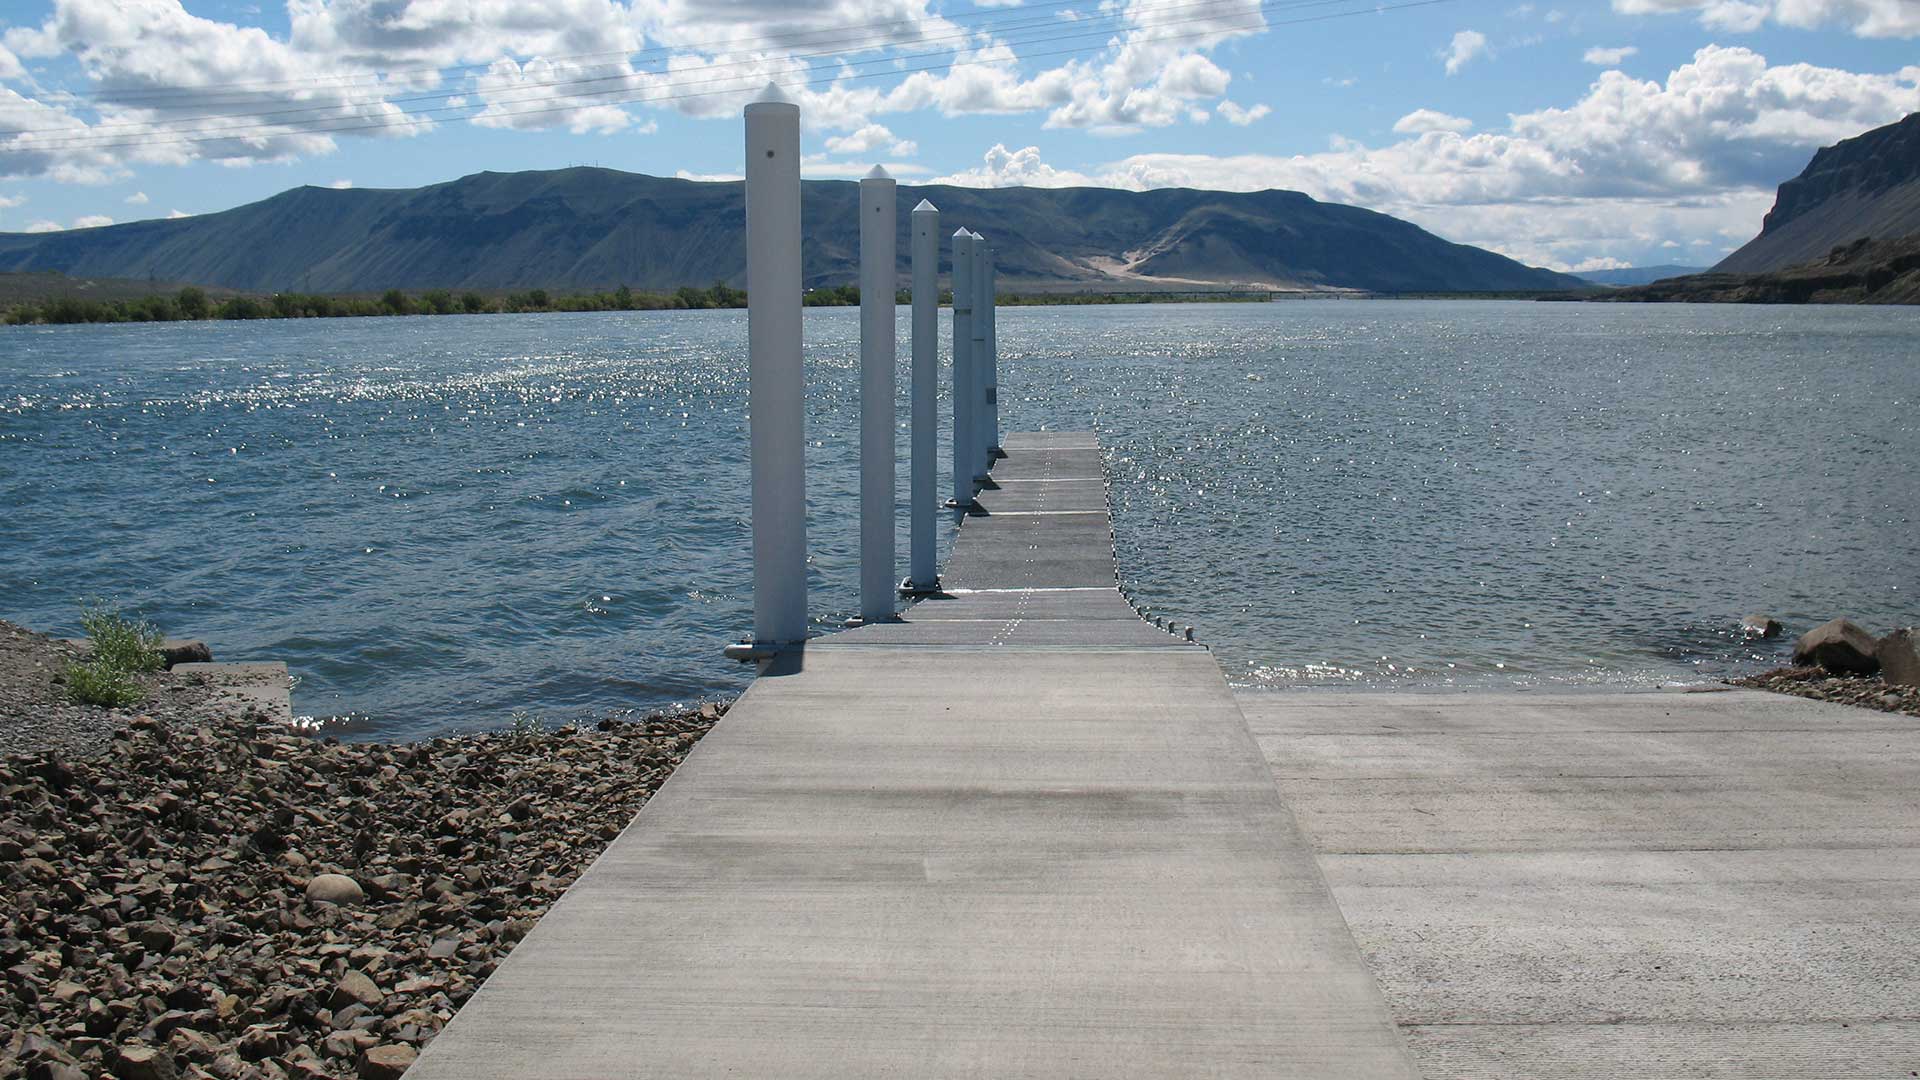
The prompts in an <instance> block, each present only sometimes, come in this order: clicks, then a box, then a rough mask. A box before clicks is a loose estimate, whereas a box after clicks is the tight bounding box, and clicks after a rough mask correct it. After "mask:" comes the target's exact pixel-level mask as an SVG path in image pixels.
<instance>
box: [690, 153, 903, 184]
mask: <svg viewBox="0 0 1920 1080" xmlns="http://www.w3.org/2000/svg"><path fill="white" fill-rule="evenodd" d="M880 164H881V165H882V166H883V167H884V168H885V169H886V170H887V174H888V175H889V176H892V177H893V178H894V179H896V180H898V179H904V178H906V177H918V176H926V175H928V174H930V173H932V172H933V170H932V169H929V168H927V167H926V166H925V165H915V164H914V163H913V162H911V161H883V162H881V163H880ZM872 170H873V163H872V162H870V161H828V160H827V159H825V158H824V157H817V158H808V159H806V160H804V161H802V162H801V163H800V175H801V176H802V177H805V178H807V179H810V180H858V179H860V178H861V177H864V176H866V175H867V173H869V172H871V171H872ZM687 179H696V178H695V177H688V178H687ZM697 179H707V178H706V177H699V178H697Z"/></svg>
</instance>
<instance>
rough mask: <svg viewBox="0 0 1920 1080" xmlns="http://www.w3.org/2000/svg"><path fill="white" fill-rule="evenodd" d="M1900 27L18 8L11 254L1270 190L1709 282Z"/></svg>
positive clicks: (1545, 8)
mask: <svg viewBox="0 0 1920 1080" xmlns="http://www.w3.org/2000/svg"><path fill="white" fill-rule="evenodd" d="M1917 44H1920V0H1584V2H1573V0H1561V2H1551V0H1367V2H1360V0H1266V2H1264V3H1263V2H1262V0H1106V2H1101V0H971V2H968V0H955V2H947V0H541V2H529V0H286V2H285V3H284V4H283V5H276V4H273V3H271V2H262V3H259V4H251V3H234V2H213V0H195V2H191V3H182V2H181V0H8V3H7V4H6V5H5V6H4V8H0V232H26V231H49V230H53V229H62V228H86V227H90V226H98V225H104V224H109V223H113V222H126V221H134V220H140V219H146V218H164V217H171V216H178V215H184V214H200V213H207V212H211V211H217V210H223V209H227V208H229V207H233V206H238V205H241V204H244V203H248V202H253V201H256V200H259V199H262V198H266V197H268V196H270V195H273V194H276V193H278V192H280V191H284V190H286V189H288V188H292V187H297V186H300V185H314V186H322V187H324V186H333V187H356V186H357V187H413V186H418V185H422V184H430V183H438V182H442V181H447V180H452V179H455V178H458V177H460V176H463V175H467V174H470V173H474V172H480V171H483V170H494V171H512V170H519V169H544V168H560V167H565V166H569V165H582V164H589V165H603V166H606V167H609V168H616V169H624V170H628V171H632V172H641V173H650V174H653V175H658V176H676V175H677V176H684V177H688V178H694V179H709V178H711V179H720V178H734V177H737V176H738V175H739V171H740V169H741V157H740V155H741V152H742V149H741V145H742V132H741V124H740V109H741V107H742V105H743V104H744V103H745V102H747V101H748V100H750V99H751V98H753V97H754V96H756V95H757V94H758V93H759V91H760V90H761V88H762V87H764V86H765V85H766V84H767V83H768V82H769V81H771V82H774V83H777V84H779V85H780V86H782V87H783V88H784V89H785V91H786V93H787V95H788V96H789V97H790V98H792V99H793V100H796V101H798V102H799V103H800V106H801V110H802V118H803V125H804V131H803V139H804V142H803V150H804V152H805V154H806V156H807V159H806V163H805V166H804V168H803V172H804V174H805V175H806V176H808V177H810V178H822V179H828V178H854V177H858V176H860V175H861V174H863V173H865V172H866V171H867V169H869V168H870V167H871V166H872V165H873V164H874V163H876V162H879V163H883V164H885V165H886V167H887V168H888V169H889V170H890V171H891V172H892V173H893V174H894V175H895V176H897V177H899V178H900V179H901V180H903V181H906V182H939V183H949V184H968V185H976V186H984V185H996V186H1004V185H1018V184H1025V185H1035V186H1075V185H1097V186H1105V187H1120V188H1131V189H1145V188H1153V187H1196V188H1215V189H1223V190H1241V191H1245V190H1259V189H1264V188H1285V189H1291V190H1297V191H1304V192H1306V193H1307V194H1309V195H1311V196H1313V197H1315V198H1318V199H1324V200H1329V201H1334V202H1342V203H1350V204H1354V205H1358V206H1364V207H1367V208H1369V209H1373V210H1378V211H1381V212H1383V213H1388V214H1393V215H1395V216H1397V217H1402V218H1406V219H1408V220H1410V221H1413V222H1415V223H1417V224H1419V225H1421V226H1423V227H1425V228H1427V229H1429V230H1430V231H1432V232H1434V233H1437V234H1438V235H1440V236H1443V237H1445V238H1447V239H1449V240H1455V241H1459V242H1463V243H1469V244H1476V245H1479V246H1482V247H1486V248H1490V249H1492V250H1495V251H1499V252H1501V253H1503V254H1506V255H1509V256H1512V257H1514V258H1516V259H1520V260H1522V261H1525V262H1527V263H1530V264H1533V265H1538V266H1548V267H1552V268H1555V269H1563V270H1583V269H1600V268H1607V267H1618V266H1650V265H1663V264H1681V265H1710V264H1711V263H1713V262H1715V261H1717V260H1718V259H1719V258H1721V257H1722V256H1723V255H1725V254H1726V253H1727V252H1729V251H1731V250H1733V249H1734V248H1736V247H1738V246H1740V245H1741V244H1742V243H1744V242H1746V241H1747V240H1748V239H1750V238H1751V237H1752V236H1753V235H1755V234H1756V233H1757V232H1758V231H1759V228H1760V223H1761V219H1762V218H1763V217H1764V216H1765V214H1766V211H1767V210H1768V208H1769V207H1770V206H1771V205H1772V203H1773V196H1774V189H1775V187H1776V186H1777V185H1778V184H1779V183H1780V182H1781V181H1782V180H1785V179H1787V178H1789V177H1791V176H1793V175H1794V174H1796V173H1798V172H1799V171H1800V170H1801V169H1802V168H1803V167H1804V166H1805V165H1806V163H1807V160H1808V159H1809V158H1810V157H1811V155H1812V153H1813V151H1814V150H1816V149H1818V148H1819V147H1821V146H1823V145H1828V144H1831V143H1833V142H1835V141H1836V140H1839V139H1842V138H1846V137H1849V136H1852V135H1856V134H1858V133H1860V132H1862V131H1865V130H1867V129H1869V128H1873V127H1877V126H1879V125H1882V124H1886V123H1890V122H1893V121H1895V120H1898V119H1900V118H1901V117H1902V116H1904V115H1906V114H1908V113H1910V112H1914V111H1920V48H1916V45H1917Z"/></svg>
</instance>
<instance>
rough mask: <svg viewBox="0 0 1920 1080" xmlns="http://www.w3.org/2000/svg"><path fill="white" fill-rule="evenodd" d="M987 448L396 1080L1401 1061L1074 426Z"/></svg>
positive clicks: (993, 1072)
mask: <svg viewBox="0 0 1920 1080" xmlns="http://www.w3.org/2000/svg"><path fill="white" fill-rule="evenodd" d="M1005 445H1006V450H1007V452H1008V455H1009V456H1008V458H1007V459H1006V460H1003V461H1001V462H1000V463H998V465H996V467H995V468H994V471H993V477H994V484H995V485H997V486H993V487H990V488H989V489H988V490H987V491H986V492H984V493H983V494H982V496H981V499H980V501H981V504H982V505H983V507H984V508H985V510H986V511H987V513H986V514H985V516H976V517H973V518H970V519H969V520H968V521H967V522H966V524H965V525H964V527H963V528H962V529H961V530H960V536H959V539H958V540H957V541H956V544H955V548H954V552H953V557H952V559H951V561H950V563H949V566H948V569H947V574H946V576H945V578H944V581H943V584H944V585H945V586H946V587H947V589H948V591H949V596H950V598H945V599H931V600H926V601H923V602H922V603H920V604H919V605H916V606H915V607H914V608H912V609H911V610H910V611H909V612H908V613H907V616H906V618H905V619H903V620H902V621H901V622H898V623H888V624H876V625H873V626H870V627H866V628H862V629H859V630H854V631H850V632H847V633H843V634H836V635H833V636H831V637H829V638H825V639H817V640H815V641H814V642H812V643H810V644H809V645H808V646H807V648H806V649H805V650H804V652H801V653H795V654H789V655H787V656H783V657H782V658H781V659H779V660H776V661H773V662H771V663H770V664H768V666H767V667H766V668H765V670H763V672H762V673H761V675H760V677H759V678H758V679H757V680H756V681H755V682H754V683H753V685H752V687H751V688H749V689H748V690H747V692H746V693H745V694H744V695H742V696H741V698H740V700H739V701H738V702H737V703H736V704H735V705H734V706H733V708H732V709H731V711H729V712H728V714H727V719H726V720H725V722H723V723H722V724H720V725H719V726H718V727H717V728H715V729H714V731H713V732H712V734H710V735H708V736H707V737H706V738H705V739H704V740H702V742H701V743H700V745H699V746H698V747H697V748H696V750H695V752H694V753H693V754H692V755H690V756H689V757H688V759H687V761H686V763H685V764H684V765H682V766H681V767H680V769H679V770H678V771H677V772H675V774H674V775H673V777H672V779H671V780H669V781H668V783H667V784H666V785H665V786H664V787H663V788H662V789H661V791H660V792H659V794H658V795H656V796H655V797H654V799H653V800H652V802H650V803H649V804H648V805H647V807H646V809H645V810H644V811H643V812H642V813H641V814H640V815H639V817H638V818H636V819H635V821H634V823H633V824H632V826H630V827H629V828H628V829H627V830H626V832H624V833H623V834H622V835H621V836H620V837H619V838H618V839H617V840H615V841H614V843H613V844H612V845H611V846H610V847H609V848H608V849H607V851H606V852H605V853H603V854H602V855H601V856H600V858H599V859H598V860H597V861H596V862H595V863H594V864H593V866H592V867H591V868H589V869H588V870H587V872H586V873H585V874H583V875H582V876H581V878H580V879H579V880H578V881H577V882H576V883H575V884H574V885H573V887H572V888H571V889H569V890H568V891H567V893H566V895H565V896H564V897H562V898H561V900H560V901H559V902H558V903H557V904H556V905H555V906H554V908H553V910H552V911H551V912H549V913H548V915H547V916H546V917H545V918H544V919H542V920H541V921H540V923H539V925H538V926H536V927H535V928H534V930H533V932H532V933H531V934H529V935H528V937H527V938H526V940H525V941H523V942H522V943H521V944H520V945H519V947H517V948H516V949H515V950H514V952H513V954H512V955H511V956H510V957H509V958H508V959H507V961H506V962H505V963H504V964H503V965H502V966H501V967H500V969H499V970H498V971H497V972H496V973H495V974H494V975H493V977H492V978H491V979H489V980H488V982H487V983H486V985H485V986H484V987H483V988H482V989H481V990H480V991H479V993H477V994H476V995H475V996H474V997H473V998H472V1000H471V1001H469V1002H468V1004H467V1005H466V1006H465V1007H464V1008H463V1009H462V1010H461V1012H460V1014H459V1015H458V1016H457V1017H456V1018H455V1019H454V1021H453V1022H452V1023H451V1024H450V1025H448V1027H447V1028H446V1030H445V1031H443V1032H442V1033H441V1034H440V1036H439V1037H438V1038H436V1039H435V1040H434V1042H433V1043H432V1044H431V1045H430V1046H429V1048H428V1049H427V1052H426V1053H424V1054H423V1055H422V1056H421V1058H420V1060H419V1061H418V1062H417V1063H416V1064H415V1065H414V1067H413V1069H412V1070H410V1071H409V1074H408V1075H409V1076H410V1077H413V1078H415V1080H421V1078H425V1080H435V1078H445V1080H472V1078H478V1077H534V1076H538V1077H543V1078H558V1077H566V1078H579V1080H606V1078H610V1077H637V1076H659V1077H718V1076H734V1077H880V1076H886V1077H908V1078H912V1077H961V1076H964V1077H1129V1076H1132V1077H1171V1076H1209V1077H1274V1076H1289V1077H1381V1078H1407V1077H1412V1076H1414V1075H1416V1074H1415V1073H1414V1071H1413V1069H1412V1067H1411V1065H1410V1063H1409V1059H1408V1058H1407V1056H1406V1051H1405V1049H1404V1046H1403V1044H1402V1040H1401V1037H1400V1035H1399V1033H1398V1031H1397V1030H1396V1029H1395V1027H1394V1024H1393V1021H1392V1019H1391V1017H1390V1016H1389V1015H1388V1013H1387V1010H1386V1006H1385V1002H1384V1000H1383V999H1382V997H1381V995H1380V991H1379V989H1378V988H1377V987H1376V985H1375V983H1374V980H1373V976H1372V975H1371V974H1369V973H1368V971H1367V969H1366V967H1365V965H1364V963H1363V962H1362V960H1361V958H1360V953H1359V951H1358V949H1357V948H1356V947H1355V945H1354V942H1353V938H1352V936H1351V935H1350V934H1349V933H1348V931H1347V928H1346V924H1345V923H1344V922H1343V921H1342V919H1341V917H1340V913H1339V911H1338V909H1336V908H1335V907H1334V904H1333V900H1332V897H1331V894H1330V893H1329V892H1328V889H1327V886H1326V883H1325V881H1324V880H1323V879H1322V877H1321V875H1320V870H1319V867H1318V866H1317V864H1316V863H1315V861H1314V856H1313V853H1312V851H1311V849H1310V848H1309V847H1308V845H1307V843H1306V841H1305V840H1304V838H1303V837H1302V836H1301V835H1300V832H1299V829H1298V828H1297V826H1296V825H1295V823H1294V820H1293V816H1292V815H1291V814H1290V813H1289V812H1288V810H1287V808H1286V806H1285V805H1283V804H1282V803H1281V801H1280V796H1279V792H1278V789H1277V788H1276V787H1275V785H1274V782H1273V779H1272V776H1271V773H1270V772H1269V769H1268V766H1267V763H1266V762H1265V760H1264V759H1263V758H1262V757H1261V753H1260V750H1259V747H1258V746H1257V745H1256V744H1255V743H1254V741H1253V737H1252V736H1251V735H1250V734H1249V732H1248V729H1247V725H1246V721H1245V718H1244V717H1243V716H1242V715H1241V712H1240V708H1239V706H1238V705H1237V704H1236V703H1235V700H1234V697H1233V695H1232V693H1231V692H1230V691H1229V690H1228V687H1227V684H1226V681H1225V680H1224V679H1223V678H1222V676H1221V674H1220V670H1219V668H1218V667H1217V666H1216V665H1215V664H1214V662H1213V658H1212V656H1211V655H1210V654H1209V653H1208V652H1207V651H1206V650H1204V649H1202V648H1199V647H1198V646H1194V645H1191V644H1188V643H1186V642H1183V641H1180V640H1178V639H1175V638H1173V637H1171V636H1169V635H1167V634H1165V633H1163V632H1160V631H1158V630H1155V629H1154V628H1153V627H1151V626H1148V625H1147V624H1145V623H1143V622H1141V621H1140V620H1139V618H1138V617H1137V616H1135V615H1134V613H1133V611H1132V610H1131V609H1130V608H1129V607H1128V606H1127V604H1126V602H1125V601H1124V600H1123V599H1122V598H1121V596H1120V593H1119V591H1118V589H1117V581H1116V578H1115V575H1114V566H1113V556H1112V542H1111V532H1110V528H1109V525H1108V520H1107V513H1106V510H1107V507H1106V495H1105V484H1104V482H1103V481H1102V479H1101V477H1102V472H1101V461H1100V455H1099V451H1098V449H1097V448H1096V447H1095V445H1094V441H1093V438H1092V436H1091V435H1087V434H1074V433H1063V434H1052V435H1029V436H1024V437H1022V436H1017V435H1009V436H1008V437H1007V439H1006V443H1005Z"/></svg>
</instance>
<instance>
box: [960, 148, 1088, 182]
mask: <svg viewBox="0 0 1920 1080" xmlns="http://www.w3.org/2000/svg"><path fill="white" fill-rule="evenodd" d="M930 183H935V184H954V185H958V186H960V187H1095V186H1099V185H1100V183H1101V182H1100V181H1097V180H1095V179H1093V178H1092V177H1090V176H1088V175H1086V174H1085V173H1078V172H1073V171H1071V170H1066V169H1056V168H1054V167H1053V166H1051V165H1048V164H1047V163H1045V162H1043V161H1041V160H1040V148H1039V147H1037V146H1027V147H1022V148H1021V149H1019V150H1008V149H1007V148H1006V146H1005V145H1004V144H1002V143H994V144H993V149H991V150H988V151H987V152H986V154H985V156H984V157H983V158H982V160H981V163H980V165H979V167H977V168H973V169H967V170H965V171H964V172H957V173H954V174H952V175H950V176H942V177H939V178H938V179H935V180H932V181H930ZM1116 186H1117V185H1116Z"/></svg>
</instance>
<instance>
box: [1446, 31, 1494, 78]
mask: <svg viewBox="0 0 1920 1080" xmlns="http://www.w3.org/2000/svg"><path fill="white" fill-rule="evenodd" d="M1486 55H1488V51H1487V35H1485V34H1483V33H1481V32H1480V31H1478V30H1462V31H1460V32H1459V33H1457V34H1455V35H1453V41H1451V42H1450V43H1448V45H1447V47H1446V48H1444V49H1442V50H1440V58H1441V59H1442V60H1445V61H1446V64H1447V74H1449V75H1458V74H1459V73H1460V71H1461V69H1463V68H1465V67H1466V66H1467V65H1468V64H1471V63H1473V61H1475V60H1476V59H1478V58H1480V57H1482V56H1486Z"/></svg>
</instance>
